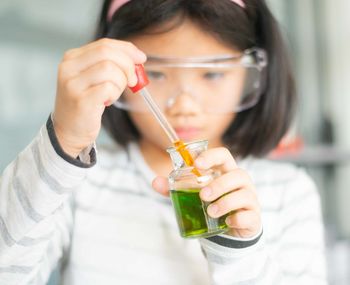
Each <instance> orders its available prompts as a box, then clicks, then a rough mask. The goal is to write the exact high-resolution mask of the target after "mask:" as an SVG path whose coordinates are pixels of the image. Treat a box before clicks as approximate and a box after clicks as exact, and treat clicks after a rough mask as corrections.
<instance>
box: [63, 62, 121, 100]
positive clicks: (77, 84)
mask: <svg viewBox="0 0 350 285" xmlns="http://www.w3.org/2000/svg"><path fill="white" fill-rule="evenodd" d="M105 82H111V83H113V84H115V85H116V87H118V89H119V92H118V93H116V98H115V99H116V100H117V99H118V98H119V95H120V94H121V93H122V92H123V91H124V89H125V88H126V86H127V78H126V77H125V74H124V73H123V72H122V71H121V69H120V68H119V67H118V66H117V65H116V64H114V63H113V62H111V61H103V62H99V63H97V64H96V65H94V66H92V67H91V68H89V69H87V70H85V71H84V72H83V73H81V74H79V75H78V76H76V77H75V78H73V79H71V80H70V81H69V82H68V86H70V87H72V89H74V92H76V93H82V92H84V91H86V90H87V89H89V88H91V87H93V86H95V85H99V84H102V83H105ZM72 85H73V86H72Z"/></svg>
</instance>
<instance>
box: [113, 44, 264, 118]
mask: <svg viewBox="0 0 350 285" xmlns="http://www.w3.org/2000/svg"><path fill="white" fill-rule="evenodd" d="M266 65H267V55H266V52H265V51H264V50H262V49H258V48H252V49H249V50H245V51H244V52H243V53H242V54H241V55H238V56H237V55H235V56H232V55H219V56H210V57H193V58H171V57H157V56H148V61H147V62H146V64H145V70H146V72H147V75H148V79H149V81H150V83H149V85H148V86H147V89H148V90H149V92H150V93H151V95H152V97H153V99H154V101H155V102H156V103H157V104H158V106H159V107H160V109H161V110H162V111H165V110H166V109H168V108H171V107H172V106H174V104H177V102H179V100H181V98H182V99H184V98H185V97H188V98H187V99H190V100H193V102H192V103H193V104H199V106H200V107H201V110H202V111H203V112H207V113H232V112H234V113H237V112H241V111H244V110H247V109H249V108H251V107H253V106H254V105H255V104H256V103H257V102H258V101H259V98H260V95H261V93H262V91H263V87H264V84H263V82H264V76H263V71H264V68H265V67H266ZM114 105H115V106H116V107H118V108H121V109H124V110H128V111H133V112H149V109H148V107H147V105H146V104H145V102H144V101H143V98H142V97H141V96H138V94H131V92H124V94H123V95H122V96H121V97H120V98H119V99H118V101H116V102H115V103H114Z"/></svg>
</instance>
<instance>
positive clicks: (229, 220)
mask: <svg viewBox="0 0 350 285" xmlns="http://www.w3.org/2000/svg"><path fill="white" fill-rule="evenodd" d="M225 223H226V224H227V225H228V226H229V227H232V221H231V218H230V217H227V218H226V220H225Z"/></svg>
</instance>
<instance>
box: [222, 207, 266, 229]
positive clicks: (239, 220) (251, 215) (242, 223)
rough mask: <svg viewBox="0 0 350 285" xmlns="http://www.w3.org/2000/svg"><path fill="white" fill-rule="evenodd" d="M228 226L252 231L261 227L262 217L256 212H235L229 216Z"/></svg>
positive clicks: (227, 219)
mask: <svg viewBox="0 0 350 285" xmlns="http://www.w3.org/2000/svg"><path fill="white" fill-rule="evenodd" d="M225 222H226V224H227V225H228V226H229V227H230V228H233V229H251V228H258V227H259V225H260V216H259V214H258V213H257V212H256V211H252V210H250V211H235V212H234V213H233V214H232V215H229V216H227V218H226V220H225Z"/></svg>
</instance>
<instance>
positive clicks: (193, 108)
mask: <svg viewBox="0 0 350 285" xmlns="http://www.w3.org/2000/svg"><path fill="white" fill-rule="evenodd" d="M201 111H202V110H201V107H200V104H199V102H198V100H196V97H195V96H193V94H192V93H191V91H190V90H183V91H180V92H179V93H178V94H177V95H175V96H173V97H171V98H169V99H168V102H167V109H166V112H167V114H168V115H170V116H195V115H198V114H200V112H201Z"/></svg>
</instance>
